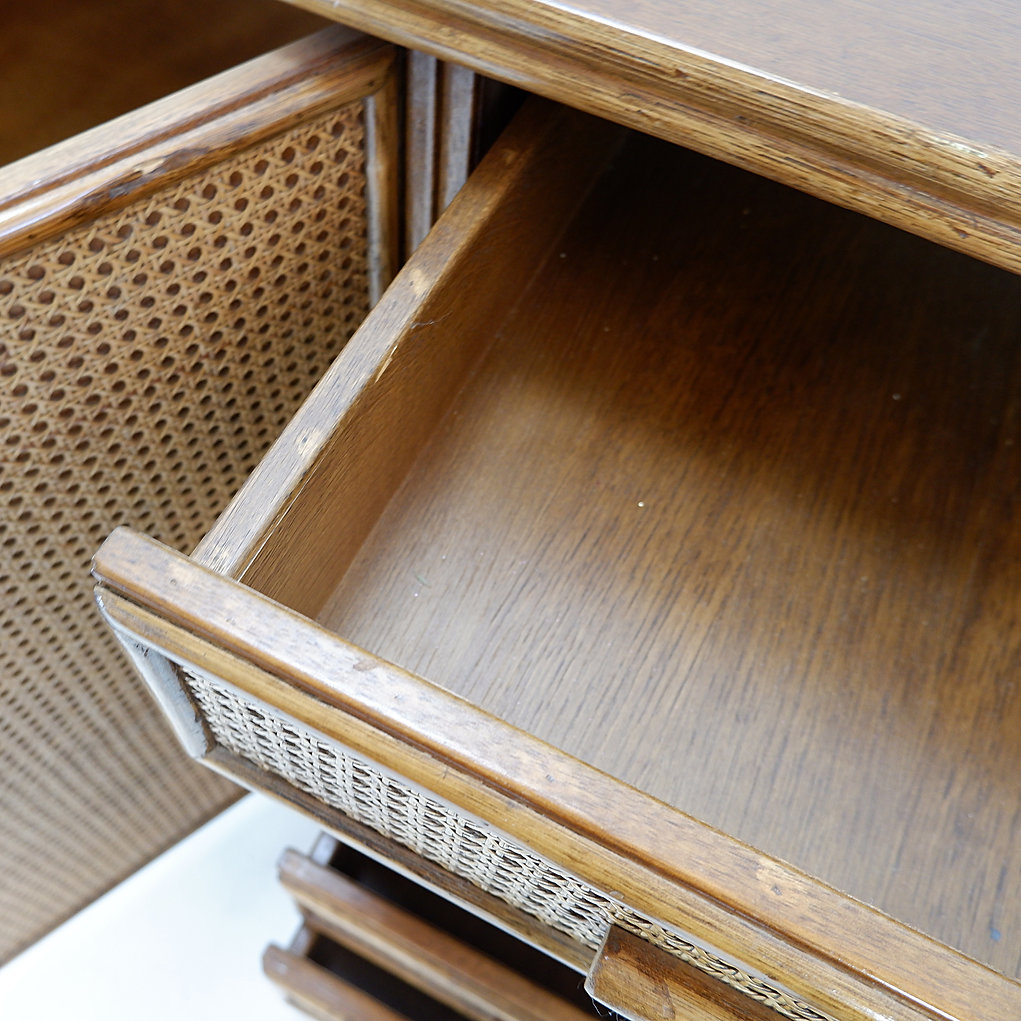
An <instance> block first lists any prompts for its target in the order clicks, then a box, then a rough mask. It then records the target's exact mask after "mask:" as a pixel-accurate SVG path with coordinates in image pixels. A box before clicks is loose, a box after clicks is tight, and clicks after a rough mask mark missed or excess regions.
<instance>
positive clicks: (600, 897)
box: [181, 668, 828, 1021]
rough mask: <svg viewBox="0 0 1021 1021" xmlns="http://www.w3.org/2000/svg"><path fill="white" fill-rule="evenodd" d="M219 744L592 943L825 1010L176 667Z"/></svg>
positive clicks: (788, 1011)
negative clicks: (648, 949) (623, 940)
mask: <svg viewBox="0 0 1021 1021" xmlns="http://www.w3.org/2000/svg"><path fill="white" fill-rule="evenodd" d="M181 676H182V677H183V679H184V682H185V685H186V686H187V688H188V691H189V692H190V693H191V695H192V697H193V698H194V699H195V702H196V703H197V704H198V707H199V710H200V713H201V715H202V718H203V719H204V720H205V722H206V725H207V726H208V727H209V729H210V730H211V731H212V734H213V736H214V737H215V739H216V741H217V742H219V744H220V745H221V746H222V747H224V748H226V749H228V750H229V751H231V752H233V753H234V754H235V755H238V756H240V757H241V758H243V759H245V760H246V761H248V762H250V763H252V764H254V765H256V766H258V767H259V768H260V769H262V770H265V771H266V772H268V773H271V774H273V775H275V776H279V777H282V778H283V779H285V780H287V781H288V782H289V783H290V784H292V785H293V786H295V787H297V788H298V789H300V790H302V791H305V792H306V793H307V794H311V795H312V796H313V797H315V798H316V799H317V800H318V801H319V802H320V803H322V804H324V805H328V806H330V807H331V808H335V809H338V810H339V811H341V812H343V813H344V814H345V815H347V816H350V817H351V818H352V819H354V820H355V821H357V822H359V823H361V824H362V825H364V826H368V827H370V828H371V829H373V830H375V831H376V832H377V833H380V834H382V835H383V836H385V837H387V838H389V839H390V840H393V841H396V842H397V843H398V844H401V845H403V846H404V847H407V848H409V849H410V850H412V851H414V852H415V853H416V854H419V855H421V856H422V857H423V858H426V859H428V860H429V861H431V862H434V863H435V864H437V865H440V866H442V867H443V868H445V869H446V870H447V871H448V872H452V873H453V874H454V875H456V876H458V877H460V878H461V879H465V880H467V881H468V882H470V883H473V884H474V885H476V886H478V887H479V888H480V889H482V890H485V891H486V892H487V893H490V894H492V895H493V896H495V897H499V898H500V899H502V900H504V901H506V902H507V903H508V904H511V905H513V906H514V907H516V908H518V909H520V910H522V911H524V912H527V913H528V914H530V915H532V916H533V917H535V918H537V919H539V920H540V921H541V922H543V923H544V924H545V925H547V926H549V927H550V928H553V929H556V930H557V931H559V932H562V933H566V934H567V935H568V936H570V937H571V938H572V939H575V940H577V941H578V942H579V943H581V944H583V945H584V946H587V947H589V948H590V949H592V950H597V949H598V948H599V946H600V945H601V943H602V941H603V938H604V937H605V935H606V932H607V929H608V927H609V926H610V924H611V923H612V924H615V925H618V926H620V927H621V928H624V929H627V930H628V931H629V932H632V933H634V934H635V935H636V936H639V937H641V938H642V939H645V940H647V941H649V942H650V943H653V944H655V945H656V946H658V947H660V948H661V949H663V950H665V951H667V953H669V954H672V955H673V956H675V957H677V958H679V959H681V960H683V961H685V962H686V963H688V964H690V965H693V966H694V967H696V968H698V969H699V970H700V971H702V972H704V973H705V974H707V975H710V976H711V977H712V978H714V979H716V980H717V981H720V982H723V983H724V984H726V985H728V986H730V987H731V988H733V989H736V990H738V991H739V992H740V993H742V994H743V995H745V996H748V997H750V998H751V999H754V1000H757V1001H758V1002H760V1003H764V1004H766V1005H768V1006H770V1007H772V1008H773V1009H774V1010H775V1011H777V1012H778V1013H779V1014H781V1015H783V1016H784V1017H787V1018H790V1019H791V1021H828V1016H827V1015H826V1014H823V1013H822V1012H820V1011H818V1010H816V1009H815V1008H814V1007H812V1006H810V1005H809V1004H806V1003H804V1002H802V1001H801V1000H799V999H797V998H796V997H794V996H792V995H791V994H790V993H788V992H786V991H784V990H782V989H779V988H777V987H776V986H775V985H773V984H771V983H770V982H768V981H766V980H764V979H762V978H761V977H757V976H754V975H751V974H749V973H748V972H747V971H746V970H745V969H743V968H741V967H739V966H738V965H737V964H735V963H733V962H730V961H725V960H723V959H722V958H721V957H720V956H719V954H717V953H715V952H711V951H709V950H708V949H706V948H705V947H702V946H700V945H698V944H697V943H695V942H693V941H691V940H689V939H686V938H685V937H684V936H682V935H681V934H679V933H676V932H673V931H671V930H669V929H668V928H666V927H665V926H663V925H661V924H659V923H658V922H656V921H654V920H652V919H649V918H646V917H643V916H642V915H640V914H638V913H637V912H635V911H633V910H632V909H631V908H629V907H628V906H627V905H625V904H623V903H621V902H620V901H617V900H615V899H614V898H612V897H610V896H607V895H606V894H604V893H601V892H599V891H597V890H595V889H593V888H592V887H590V886H588V885H587V884H586V883H585V882H583V881H582V880H580V879H578V878H577V877H576V876H572V875H570V874H569V873H568V872H566V871H565V870H563V869H561V868H559V867H558V866H556V865H554V864H552V863H551V862H549V861H547V860H546V859H545V858H543V857H542V856H541V855H538V854H536V853H535V852H533V851H531V850H529V849H528V848H526V847H524V846H522V845H520V844H517V843H515V842H514V841H513V840H511V839H509V838H508V837H506V836H505V835H503V834H502V833H500V832H499V831H497V830H496V829H494V828H493V827H491V826H489V825H488V824H486V823H484V822H482V821H480V820H477V819H473V818H470V817H468V816H465V815H462V814H461V813H460V812H459V811H457V810H456V809H454V808H451V807H450V806H448V805H446V804H443V803H441V802H440V801H438V800H436V799H433V798H431V797H430V796H429V795H428V794H426V793H424V792H422V791H420V790H417V789H415V788H413V787H411V786H409V785H408V784H406V783H405V782H403V781H402V780H400V779H398V778H396V777H393V776H387V775H385V774H384V773H383V772H382V771H380V770H379V769H378V768H376V767H375V766H373V765H371V764H369V763H368V762H365V761H363V760H362V759H360V758H358V757H357V756H355V755H352V754H351V753H350V752H349V751H347V750H346V749H344V748H342V747H341V746H340V745H338V744H336V743H335V742H333V741H330V740H328V739H327V738H325V737H323V736H322V735H320V734H317V733H316V732H314V731H312V730H309V729H308V728H307V727H305V726H304V725H303V724H299V723H298V722H296V721H295V720H292V719H289V718H288V717H286V716H284V715H283V714H282V713H280V712H278V711H276V710H275V709H273V708H272V707H271V706H268V705H266V704H264V703H262V702H259V701H258V700H256V699H253V698H251V697H250V696H248V695H245V694H242V693H241V692H239V691H237V690H235V689H234V688H231V687H230V686H228V685H226V684H224V683H223V682H221V681H219V680H217V679H216V678H215V677H212V676H211V675H209V674H205V673H202V672H199V671H197V670H194V669H191V668H181Z"/></svg>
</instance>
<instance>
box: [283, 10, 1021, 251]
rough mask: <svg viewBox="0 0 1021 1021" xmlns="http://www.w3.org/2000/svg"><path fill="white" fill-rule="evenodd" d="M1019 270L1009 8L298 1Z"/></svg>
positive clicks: (1018, 162)
mask: <svg viewBox="0 0 1021 1021" xmlns="http://www.w3.org/2000/svg"><path fill="white" fill-rule="evenodd" d="M296 2H297V3H298V5H299V6H301V7H305V8H307V9H309V10H313V11H316V12H319V13H321V14H325V15H328V16H330V17H333V18H336V19H337V20H340V21H343V22H345V23H347V24H350V25H353V26H355V27H357V28H361V29H363V30H365V31H369V32H372V33H374V34H377V35H380V36H383V37H384V38H388V39H391V40H393V41H395V42H399V43H401V44H403V45H409V46H413V47H415V48H418V49H423V50H426V51H429V52H432V53H435V54H437V55H439V56H442V57H444V58H445V59H448V60H453V61H456V62H461V63H464V64H467V65H469V66H471V67H473V68H475V69H476V70H478V71H480V72H482V73H484V74H488V75H490V76H492V77H495V78H498V79H501V80H503V81H508V82H512V83H514V84H516V85H521V86H523V87H524V88H526V89H529V90H530V91H532V92H536V93H539V94H541V95H546V96H549V97H551V98H553V99H556V100H559V101H561V102H566V103H569V104H571V105H573V106H576V107H578V108H580V109H584V110H587V111H589V112H591V113H596V114H598V115H600V116H603V117H607V118H609V119H611V120H615V121H618V122H619V123H622V124H627V125H628V126H631V127H637V128H639V129H641V130H643V131H645V132H647V133H649V134H653V135H658V136H660V137H663V138H667V139H669V140H671V141H673V142H676V143H679V144H683V145H685V146H687V147H689V148H693V149H696V150H698V151H700V152H703V153H707V154H708V155H711V156H715V157H717V158H720V159H724V160H726V161H728V162H730V163H734V164H736V165H738V166H741V167H744V168H745V169H750V170H754V171H755V172H757V173H761V174H763V175H765V176H767V177H771V178H773V179H774V180H778V181H781V182H783V183H784V184H788V185H791V186H793V187H796V188H799V189H801V190H803V191H807V192H810V193H812V194H815V195H818V196H819V197H821V198H825V199H827V200H829V201H832V202H836V203H837V204H839V205H843V206H846V207H848V208H852V209H855V210H857V211H859V212H863V213H866V214H868V215H870V216H874V217H876V218H877V219H881V220H885V221H886V222H889V223H892V224H894V225H896V226H899V227H902V228H904V229H906V230H909V231H911V232H912V233H916V234H920V235H921V236H923V237H927V238H929V239H930V240H934V241H937V242H939V243H940V244H944V245H947V246H949V247H952V248H956V249H958V250H960V251H964V252H967V253H968V254H971V255H974V256H976V257H978V258H981V259H984V260H986V261H989V262H992V263H995V264H997V265H1000V266H1003V267H1006V268H1008V269H1012V270H1014V271H1018V270H1021V120H1019V118H1018V117H1017V112H1016V109H1015V103H1014V102H1013V100H1014V98H1015V97H1019V96H1021V90H1019V86H1021V65H1019V63H1018V61H1017V59H1016V57H1015V54H1016V53H1018V52H1019V51H1021V8H1017V7H1016V6H1015V5H1012V4H1010V3H1008V2H1006V0H980V2H971V3H968V4H954V3H951V2H949V0H908V2H903V3H898V4H887V3H884V2H883V0H831V2H829V3H825V4H813V3H811V2H810V0H788V2H787V3H785V4H783V5H779V4H775V3H774V4H766V3H761V2H756V0H734V2H732V3H729V4H715V3H711V2H710V0H693V2H690V3H684V4H679V3H671V2H667V0H633V2H628V3H626V4H624V3H621V2H620V0H578V2H574V3H564V2H559V0H557V2H550V0H545V2H543V0H527V2H526V0H473V2H471V3H466V2H464V0H399V2H398V0H296Z"/></svg>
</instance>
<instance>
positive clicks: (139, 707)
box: [0, 103, 367, 959]
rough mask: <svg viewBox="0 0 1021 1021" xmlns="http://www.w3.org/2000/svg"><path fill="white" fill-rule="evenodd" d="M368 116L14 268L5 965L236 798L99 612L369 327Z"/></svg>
mask: <svg viewBox="0 0 1021 1021" xmlns="http://www.w3.org/2000/svg"><path fill="white" fill-rule="evenodd" d="M363 133H364V128H363V107H362V104H361V103H357V104H353V105H351V106H349V107H347V108H345V109H344V110H341V111H340V112H337V111H334V112H332V113H331V114H329V115H325V116H322V117H321V118H320V119H319V120H318V121H316V122H314V123H310V124H306V125H304V126H300V127H297V128H293V129H290V130H289V131H288V132H287V133H286V134H285V135H283V136H279V137H277V138H276V139H273V140H271V141H269V142H267V143H263V144H260V145H259V146H258V147H256V148H255V149H252V150H248V151H245V152H241V153H239V154H235V155H233V156H231V157H230V158H229V159H227V160H226V161H225V162H223V163H221V164H219V165H218V166H215V167H213V168H212V169H207V170H206V171H204V172H202V173H201V174H200V175H198V176H196V177H193V178H188V179H185V180H184V181H183V182H179V183H177V184H175V185H173V186H172V187H170V188H168V189H167V190H165V191H163V192H160V193H157V194H156V195H155V196H150V197H148V198H145V199H140V200H139V201H138V202H137V203H136V204H134V205H132V206H129V207H127V208H123V209H121V210H119V211H118V212H116V213H114V214H110V215H106V216H100V217H98V218H97V219H95V220H94V221H92V222H90V223H89V224H87V225H83V226H80V227H77V228H75V229H73V230H71V231H70V232H68V233H65V234H64V235H62V236H60V237H57V238H55V239H50V240H47V241H45V242H43V243H41V244H39V245H37V246H36V247H35V248H33V249H31V250H28V251H23V252H21V253H18V254H16V255H14V256H12V257H9V258H7V259H6V260H4V261H2V262H0V600H2V603H0V607H2V617H0V791H2V794H0V959H3V958H6V957H8V956H10V955H11V954H12V953H13V952H15V951H16V950H17V949H18V948H19V947H20V946H22V945H24V944H25V943H27V942H30V941H31V940H32V939H33V938H35V937H37V936H39V935H41V934H42V933H43V932H44V931H46V930H47V929H48V928H50V927H51V926H52V925H53V924H55V923H56V922H58V921H59V920H60V919H61V918H62V917H64V916H66V915H67V914H69V913H70V912H72V911H73V910H75V909H77V908H78V907H80V906H81V905H82V904H83V903H85V902H87V901H88V900H90V899H91V898H93V897H94V896H96V895H97V894H98V893H100V892H101V891H102V890H103V889H105V888H106V887H108V886H110V885H111V884H112V883H114V882H116V881H117V880H119V879H120V878H122V877H123V876H124V875H126V874H127V873H129V872H130V871H131V870H133V869H134V868H136V867H137V866H139V865H140V864H142V863H143V862H144V861H146V860H147V859H149V858H150V857H152V856H153V855H154V854H155V853H157V852H158V851H159V850H161V849H162V848H164V847H165V846H167V845H168V844H170V843H172V842H173V841H174V840H176V839H178V838H180V837H181V836H183V835H184V834H185V833H187V832H189V831H190V830H191V829H193V828H194V827H195V826H196V825H198V824H199V823H200V822H202V821H203V820H204V819H206V818H207V817H208V816H209V815H210V814H211V813H213V812H214V811H215V810H217V809H219V808H220V807H222V806H223V805H224V804H225V803H227V802H228V801H229V800H230V799H231V798H232V797H233V796H234V795H235V791H236V789H235V788H234V787H233V786H232V785H230V784H228V783H227V782H226V781H224V780H222V779H220V778H218V777H216V776H215V775H213V774H212V773H210V772H209V771H207V770H204V769H202V768H200V767H197V766H195V765H194V764H193V763H191V762H190V760H188V759H187V758H186V757H185V755H184V753H183V752H182V751H181V750H180V749H179V747H178V746H177V744H176V743H175V741H174V739H173V737H172V736H171V733H170V731H169V729H168V728H167V726H166V724H165V723H164V721H163V719H162V717H161V716H160V715H159V713H158V710H157V709H156V707H155V705H154V704H153V703H152V701H151V700H150V697H149V695H148V694H147V693H146V692H145V691H144V687H143V686H142V685H141V684H140V683H139V681H138V679H137V677H136V675H135V673H134V671H133V670H132V669H131V668H130V667H129V666H127V664H126V662H125V661H124V659H123V657H122V655H121V654H120V652H119V651H118V650H117V645H116V642H115V640H114V639H113V637H112V636H111V635H110V634H109V633H108V631H107V629H106V627H105V626H104V625H103V624H102V622H101V620H100V618H99V615H98V613H97V611H96V610H95V608H94V606H93V603H92V583H91V580H90V577H89V561H90V557H91V555H92V553H93V552H94V551H95V549H96V548H97V547H98V546H99V544H100V543H101V542H102V540H103V538H104V537H105V536H106V535H107V533H108V532H109V531H110V530H111V529H112V528H114V527H115V526H116V525H119V524H125V523H126V524H131V525H133V526H134V527H136V528H138V529H141V530H143V531H145V532H147V533H149V534H152V535H154V536H158V537H160V538H161V539H162V540H163V541H164V542H166V543H168V544H169V545H172V546H174V547H177V548H178V549H182V550H186V549H188V548H190V547H191V546H193V545H194V544H195V543H196V542H197V541H198V540H199V538H200V537H201V536H202V534H203V533H204V532H205V531H206V530H207V529H208V528H209V526H210V525H211V523H212V521H213V519H214V518H215V516H216V515H217V513H218V512H219V511H220V510H222V509H223V507H224V505H225V504H226V503H227V501H228V500H229V498H230V497H231V496H232V494H233V493H234V492H235V490H236V489H237V488H238V487H239V486H240V484H241V483H242V481H243V480H244V478H245V477H246V475H247V474H248V472H249V471H250V470H251V469H252V468H253V467H254V466H255V465H256V463H257V462H258V460H259V458H260V456H261V454H262V453H263V452H264V451H265V449H266V448H267V447H268V445H269V444H270V443H271V442H272V440H273V439H274V438H275V437H276V435H277V433H278V432H279V431H280V429H281V428H282V426H283V425H284V424H285V423H286V422H287V420H288V419H289V418H290V416H291V415H292V414H293V412H294V410H295V408H296V406H297V405H298V403H299V402H300V401H301V400H302V399H303V397H304V396H305V395H306V393H307V392H308V391H309V390H310V389H311V387H312V385H313V383H314V382H315V381H316V379H317V378H318V377H319V375H320V374H321V373H322V372H323V370H324V369H325V368H326V366H327V365H328V364H329V362H330V360H331V359H332V358H333V356H334V355H335V354H336V353H337V351H338V350H339V348H340V347H341V346H342V345H343V343H344V341H345V340H346V339H347V337H348V336H349V335H350V334H351V333H352V331H353V330H354V328H355V327H356V326H357V325H358V323H359V322H360V320H361V319H362V317H363V316H364V314H365V311H366V308H367V282H366V281H367V274H366V240H365V236H366V222H365V220H366V212H365V197H364V182H365V176H366V175H365V168H364V165H363Z"/></svg>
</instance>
